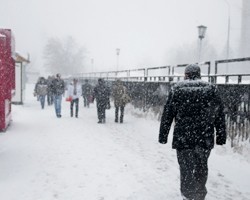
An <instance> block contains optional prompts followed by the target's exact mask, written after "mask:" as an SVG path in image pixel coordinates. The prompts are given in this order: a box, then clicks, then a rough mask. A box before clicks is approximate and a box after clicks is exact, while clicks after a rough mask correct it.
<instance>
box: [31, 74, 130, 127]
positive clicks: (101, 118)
mask: <svg viewBox="0 0 250 200" xmlns="http://www.w3.org/2000/svg"><path fill="white" fill-rule="evenodd" d="M34 94H35V95H36V96H37V97H38V100H39V101H40V102H41V107H42V109H44V106H45V97H46V96H47V98H48V105H51V104H53V103H54V105H55V112H56V116H57V117H58V118H60V117H61V116H62V115H61V102H62V97H63V95H66V100H67V101H69V102H70V116H71V117H73V116H75V117H76V118H78V113H79V99H80V97H81V96H82V97H83V105H84V107H89V105H90V103H93V102H94V100H96V107H97V118H98V123H105V122H106V110H107V109H110V107H111V105H110V99H111V98H113V99H114V106H115V122H116V123H118V122H120V123H123V118H124V108H125V105H126V104H127V103H128V102H129V101H130V97H129V95H128V93H127V90H126V87H125V86H124V85H123V83H122V81H121V80H117V81H116V82H115V83H114V85H113V86H112V87H111V88H110V87H109V86H108V85H107V83H106V82H105V81H104V79H102V78H100V79H98V82H97V85H96V86H92V85H91V84H90V83H89V82H88V80H85V81H84V84H82V85H81V84H80V83H79V82H78V80H77V79H76V78H74V79H73V81H72V82H71V83H69V85H68V86H67V87H66V85H65V82H64V81H63V80H62V79H61V75H60V74H57V75H56V77H55V78H53V77H52V78H51V79H49V78H48V79H47V80H46V79H45V78H44V77H40V78H39V80H38V82H37V83H36V86H35V89H34ZM50 102H51V104H49V103H50ZM119 112H120V115H119ZM118 118H119V120H118Z"/></svg>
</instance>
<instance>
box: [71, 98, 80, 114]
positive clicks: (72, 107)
mask: <svg viewBox="0 0 250 200" xmlns="http://www.w3.org/2000/svg"><path fill="white" fill-rule="evenodd" d="M74 104H75V111H76V112H75V116H76V117H78V108H79V98H77V99H73V100H72V101H71V102H70V116H71V117H73V113H74V112H73V109H74Z"/></svg>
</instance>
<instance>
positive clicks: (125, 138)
mask: <svg viewBox="0 0 250 200" xmlns="http://www.w3.org/2000/svg"><path fill="white" fill-rule="evenodd" d="M30 89H31V88H29V87H28V89H27V92H30ZM30 93H32V92H30ZM81 100H82V99H81ZM129 109H131V108H127V112H126V113H125V120H124V121H125V122H124V124H116V123H114V116H113V115H114V110H113V109H112V108H111V110H108V111H107V123H106V124H97V123H96V122H97V116H96V108H95V106H94V105H91V107H90V108H89V109H87V108H83V106H82V102H81V103H80V112H79V118H78V119H76V118H71V117H69V104H68V103H67V102H63V113H62V115H63V116H62V118H61V119H58V118H56V117H55V113H54V107H48V106H47V107H46V108H45V110H41V109H40V105H39V103H38V102H37V101H36V99H35V98H34V97H32V96H31V95H30V96H27V98H26V102H25V105H23V106H13V123H12V125H11V126H10V127H9V129H8V131H7V132H6V133H1V134H0V199H1V200H54V199H59V200H125V199H126V200H164V199H166V200H178V199H181V196H180V192H179V170H178V165H177V161H176V154H175V151H174V150H172V149H171V145H170V144H168V145H160V144H158V142H157V139H158V129H159V122H158V121H156V120H152V119H145V118H138V117H135V116H132V115H130V114H129ZM170 141H171V140H170ZM230 152H231V151H230V149H229V148H228V147H216V148H215V150H213V152H212V154H211V156H210V159H209V179H208V184H207V187H208V195H207V199H208V200H214V199H221V200H230V199H232V200H237V199H239V200H247V199H250V192H249V186H250V170H249V169H250V163H249V162H247V161H245V160H243V158H242V157H241V156H237V155H235V154H234V155H230Z"/></svg>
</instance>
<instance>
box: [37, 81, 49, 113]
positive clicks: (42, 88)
mask: <svg viewBox="0 0 250 200" xmlns="http://www.w3.org/2000/svg"><path fill="white" fill-rule="evenodd" d="M47 89H48V85H47V82H46V79H45V78H44V77H41V78H40V79H39V81H38V83H37V84H36V86H35V93H36V95H37V96H38V98H39V99H38V100H39V101H40V103H41V108H42V109H44V105H45V97H46V95H47Z"/></svg>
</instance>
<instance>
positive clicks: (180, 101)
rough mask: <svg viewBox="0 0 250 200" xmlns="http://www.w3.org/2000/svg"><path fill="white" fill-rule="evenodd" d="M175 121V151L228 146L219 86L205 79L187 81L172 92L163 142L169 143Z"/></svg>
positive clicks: (165, 113) (163, 124) (165, 114)
mask: <svg viewBox="0 0 250 200" xmlns="http://www.w3.org/2000/svg"><path fill="white" fill-rule="evenodd" d="M173 119H175V128H174V133H173V142H172V148H174V149H190V148H194V147H195V146H197V145H198V146H200V147H203V148H206V149H212V148H213V146H214V128H215V129H216V143H217V144H219V145H222V144H225V143H226V128H225V116H224V113H223V104H222V101H221V98H220V96H219V94H218V91H217V89H216V87H215V86H214V85H212V84H210V83H207V82H205V81H202V80H185V81H182V82H179V83H177V84H176V86H175V87H174V88H173V89H172V90H171V92H170V94H169V97H168V99H167V102H166V105H165V107H164V111H163V114H162V119H161V125H160V135H159V142H160V143H167V140H168V134H169V130H170V128H171V124H172V121H173Z"/></svg>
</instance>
